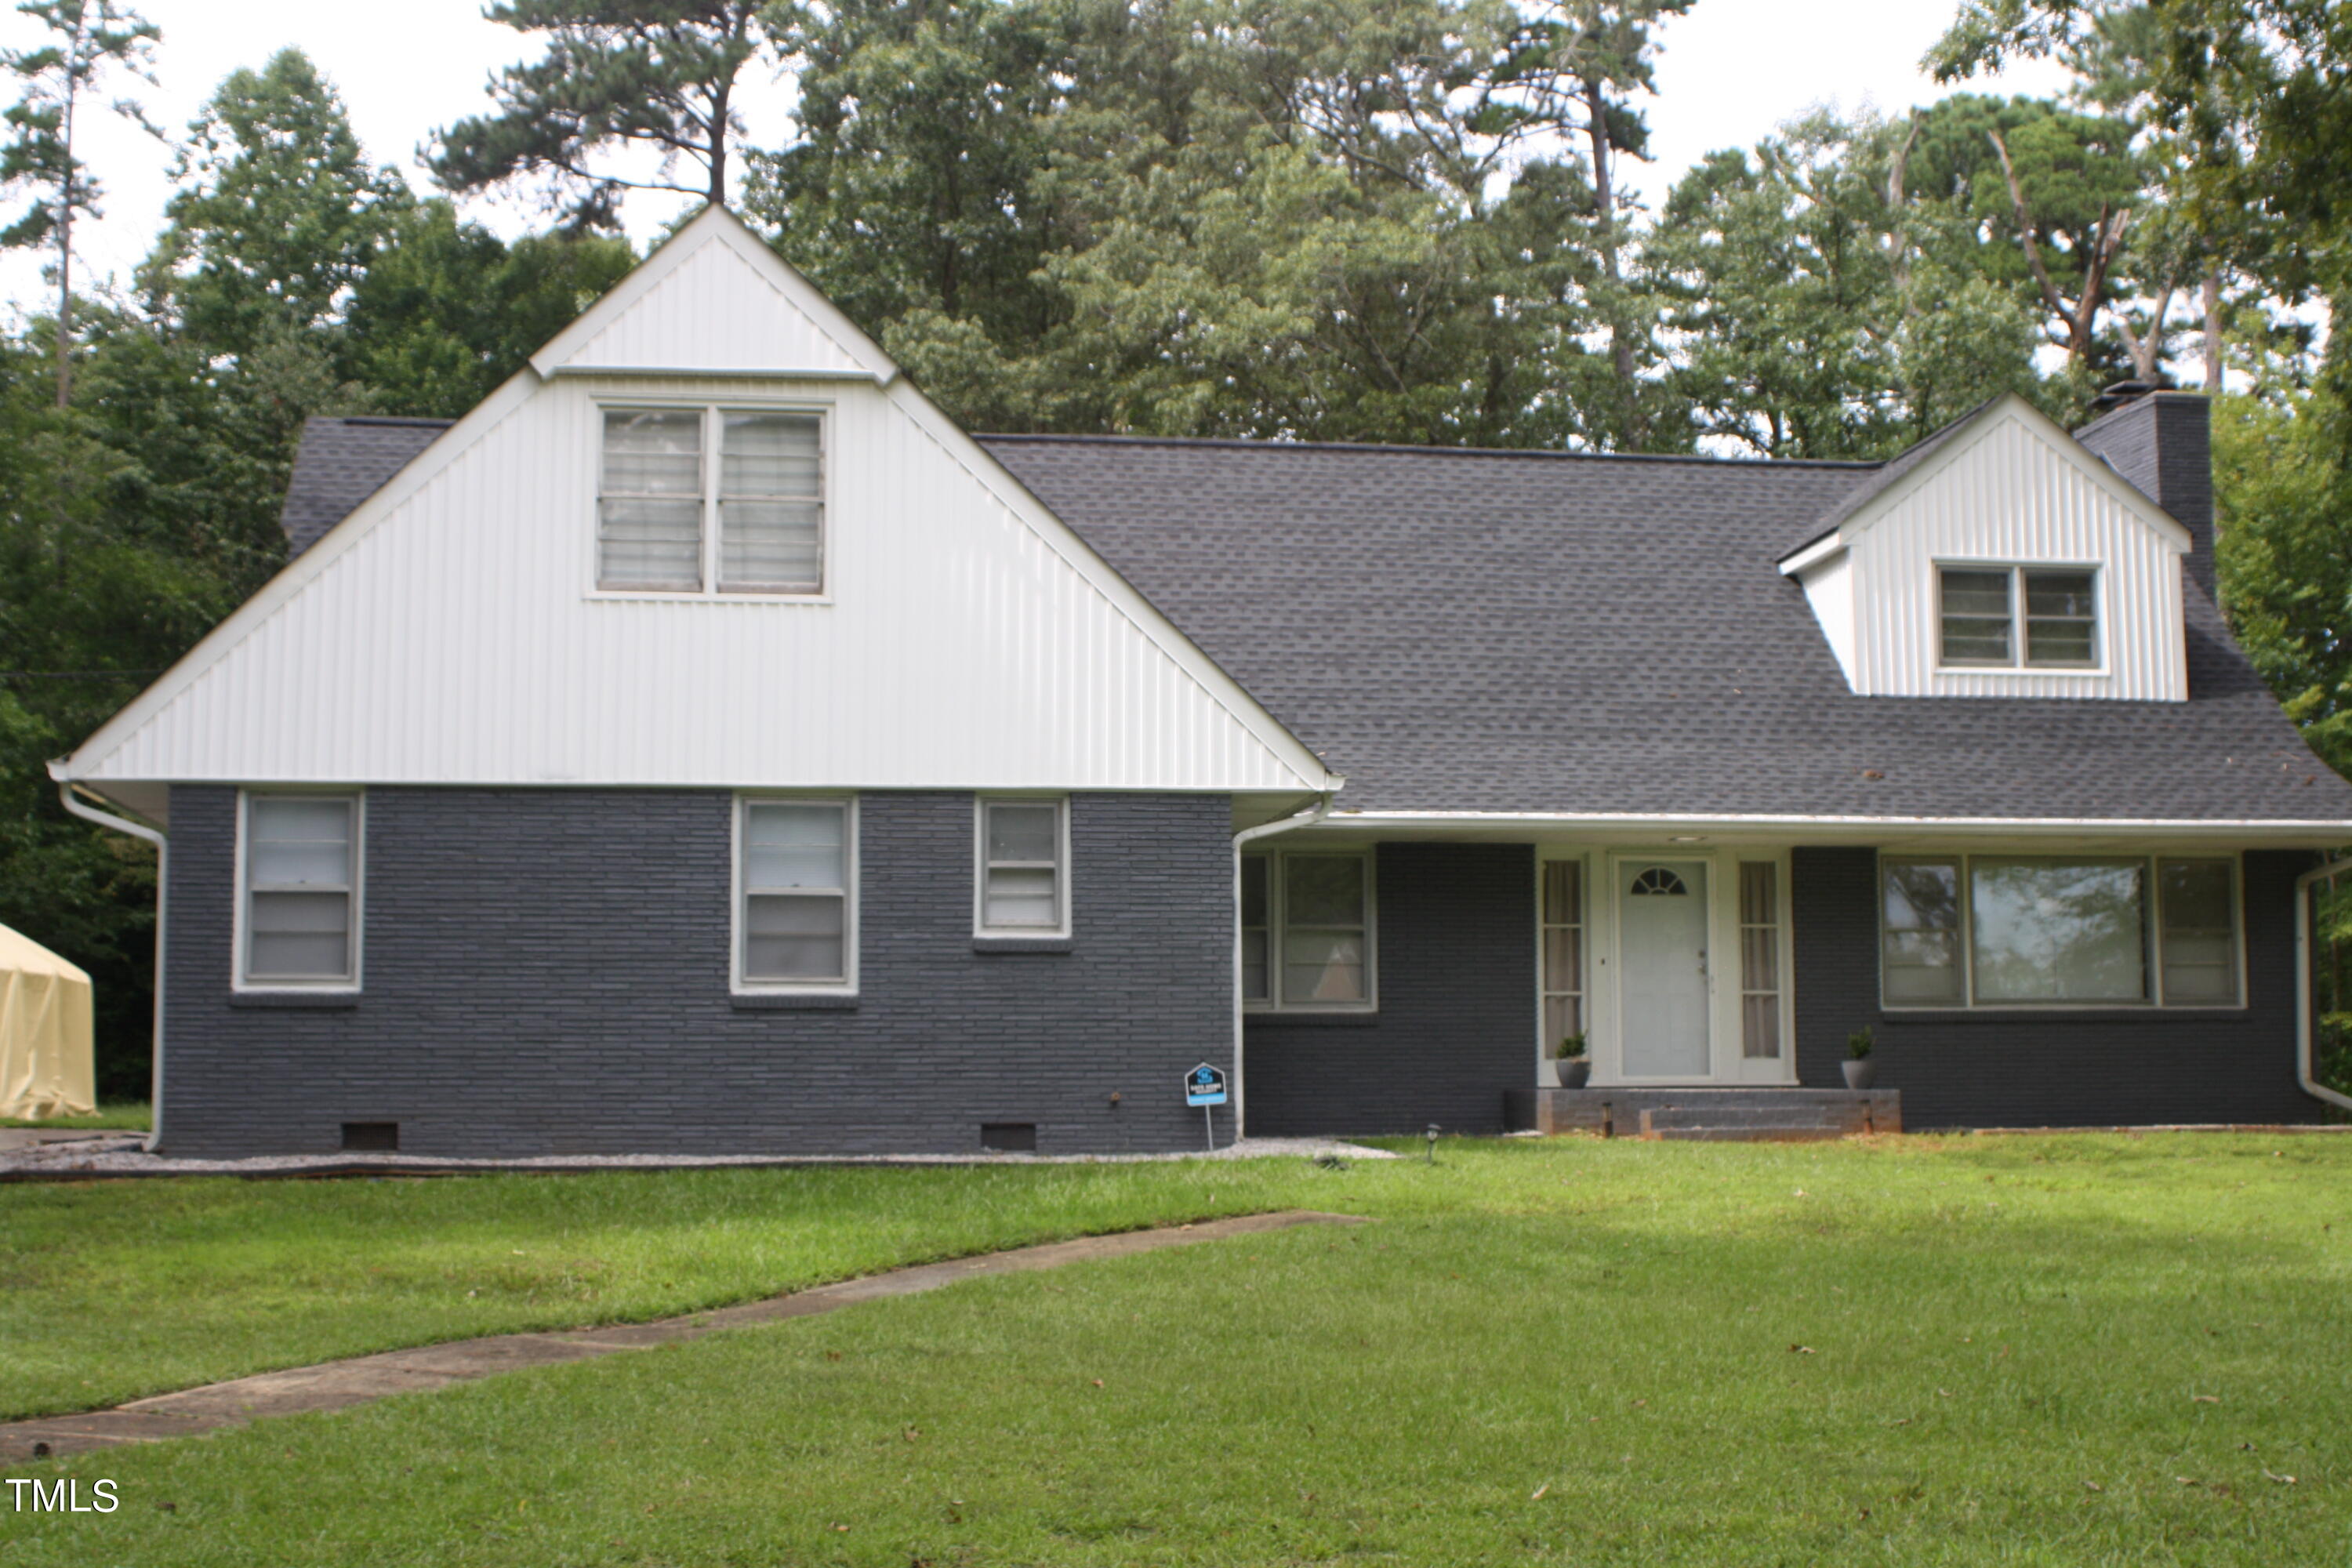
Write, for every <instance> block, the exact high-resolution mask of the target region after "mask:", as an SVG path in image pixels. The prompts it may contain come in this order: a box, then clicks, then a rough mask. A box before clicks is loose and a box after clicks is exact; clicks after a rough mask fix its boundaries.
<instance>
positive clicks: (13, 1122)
mask: <svg viewBox="0 0 2352 1568" xmlns="http://www.w3.org/2000/svg"><path fill="white" fill-rule="evenodd" d="M148 1125H149V1123H148V1120H147V1102H146V1101H145V1100H132V1101H130V1102H129V1103H127V1104H122V1105H100V1107H99V1108H98V1110H97V1111H96V1113H95V1114H92V1115H89V1116H45V1117H42V1118H41V1119H40V1120H38V1121H33V1120H29V1119H27V1118H25V1117H20V1116H0V1127H89V1128H101V1129H103V1128H120V1129H121V1130H122V1131H126V1132H144V1131H147V1128H148Z"/></svg>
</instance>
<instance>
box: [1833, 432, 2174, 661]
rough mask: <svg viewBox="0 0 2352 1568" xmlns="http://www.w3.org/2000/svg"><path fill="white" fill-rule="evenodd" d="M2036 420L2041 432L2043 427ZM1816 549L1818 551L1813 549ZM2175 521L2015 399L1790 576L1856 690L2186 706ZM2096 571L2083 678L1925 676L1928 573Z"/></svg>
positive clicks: (1934, 617) (1933, 616)
mask: <svg viewBox="0 0 2352 1568" xmlns="http://www.w3.org/2000/svg"><path fill="white" fill-rule="evenodd" d="M2043 426H2048V427H2047V428H2046V429H2045V428H2043ZM1825 543H1826V542H1825ZM2187 543H2188V537H2187V534H2186V532H2185V531H2183V530H2182V529H2181V528H2180V526H2179V524H2178V523H2177V522H2174V521H2172V520H2171V519H2170V518H2169V517H2167V516H2166V515H2164V514H2163V512H2162V511H2161V510H2158V508H2157V507H2156V504H2155V503H2154V502H2153V501H2150V500H2147V499H2146V498H2145V497H2142V496H2140V495H2139V494H2138V492H2137V491H2136V490H2133V489H2130V487H2129V486H2128V485H2126V482H2125V481H2124V480H2123V479H2119V478H2117V477H2116V475H2114V474H2113V473H2112V472H2110V471H2108V470H2106V469H2105V468H2104V467H2103V466H2102V465H2100V463H2099V461H2098V459H2097V458H2094V457H2092V456H2090V455H2089V454H2088V453H2086V452H2084V451H2083V450H2081V449H2080V448H2079V447H2075V446H2074V442H2073V441H2072V440H2071V439H2069V438H2068V437H2066V436H2065V435H2064V434H2063V432H2060V431H2058V429H2057V426H2053V425H2048V422H2047V421H2046V420H2043V419H2042V417H2041V416H2039V415H2038V414H2035V413H2033V412H2032V410H2030V409H2028V408H2026V407H2024V406H2023V405H2021V404H2019V405H2013V406H2004V407H1997V408H1995V409H1994V410H1991V411H1990V412H1989V413H1988V414H1987V415H1986V416H1984V417H1983V419H1982V422H1981V426H1980V427H1979V429H1977V430H1974V431H1970V432H1967V433H1966V434H1964V435H1963V436H1962V437H1960V438H1959V440H1958V441H1957V442H1956V443H1955V444H1954V447H1953V448H1952V449H1950V450H1948V451H1946V452H1939V453H1937V454H1935V455H1934V456H1933V457H1932V458H1930V460H1929V461H1928V462H1927V463H1926V464H1924V465H1923V466H1922V468H1921V469H1920V471H1919V472H1917V473H1916V474H1913V475H1910V476H1908V477H1907V478H1906V479H1905V480H1904V481H1903V482H1901V483H1900V484H1898V485H1897V486H1896V487H1895V489H1892V490H1891V491H1890V492H1889V493H1888V494H1887V495H1886V496H1885V497H1883V498H1880V499H1879V500H1877V501H1875V502H1874V503H1873V504H1872V505H1871V506H1870V507H1867V508H1865V509H1864V511H1862V512H1861V513H1858V514H1857V515H1856V516H1855V517H1854V518H1853V519H1850V520H1848V521H1846V522H1845V523H1844V524H1843V526H1842V527H1841V529H1840V530H1839V536H1838V540H1837V542H1836V546H1837V547H1836V548H1831V549H1822V550H1820V552H1819V553H1818V555H1817V558H1816V559H1815V560H1813V561H1812V562H1811V563H1810V564H1807V565H1804V566H1803V567H1802V568H1801V570H1800V571H1799V573H1798V575H1799V580H1800V581H1801V583H1802V584H1804V588H1805V594H1806V597H1807V600H1808V601H1809V603H1810V604H1811V606H1812V610H1813V614H1814V616H1815V618H1816V619H1817V620H1818V621H1819V622H1820V623H1821V626H1822V636H1823V637H1825V638H1826V639H1827V640H1828V642H1829V644H1830V647H1831V649H1832V651H1833V652H1834V653H1835V654H1836V655H1837V658H1838V663H1839V666H1840V667H1841V668H1843V670H1844V672H1845V676H1846V680H1847V683H1848V684H1849V685H1850V686H1852V688H1853V689H1854V691H1856V692H1857V693H1859V694H1861V695H1863V696H1867V697H2070V698H2091V699H2098V698H2105V699H2113V700H2127V701H2168V702H2180V701H2186V700H2188V696H2189V675H2188V646H2187V637H2186V633H2185V631H2184V628H2183V624H2182V604H2181V592H2182V589H2181V575H2182V574H2181V557H2182V554H2183V553H2184V552H2185V550H2186V548H2187ZM1979 563H1982V564H1991V565H2025V566H2032V565H2035V564H2043V565H2053V566H2088V567H2095V568H2096V569H2097V573H2098V588H2097V595H2098V616H2099V627H2098V637H2099V644H2100V653H2101V660H2102V662H2101V665H2100V667H2099V668H2096V669H2084V670H2056V669H2050V670H2037V669H2022V668H2020V669H1977V668H1963V669H1947V668H1940V655H1941V646H1942V625H1941V617H1940V606H1939V597H1938V591H1937V570H1938V568H1939V567H1942V566H1945V565H1968V564H1979Z"/></svg>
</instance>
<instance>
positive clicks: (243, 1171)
mask: <svg viewBox="0 0 2352 1568" xmlns="http://www.w3.org/2000/svg"><path fill="white" fill-rule="evenodd" d="M146 1142H147V1135H146V1134H145V1133H143V1132H78V1133H73V1134H70V1135H67V1134H60V1133H55V1132H37V1133H35V1134H34V1135H33V1136H32V1137H31V1138H29V1139H27V1140H26V1141H25V1142H22V1143H9V1142H5V1141H0V1182H86V1181H94V1180H96V1181H110V1180H117V1179H121V1178H125V1177H136V1176H247V1177H257V1178H268V1177H274V1176H462V1175H484V1174H488V1173H493V1172H499V1171H509V1172H536V1173H540V1174H542V1175H577V1174H580V1173H583V1172H588V1171H730V1170H751V1171H785V1170H800V1169H814V1168H817V1167H820V1166H827V1165H874V1166H907V1167H910V1168H919V1167H922V1166H927V1165H1127V1164H1155V1163H1171V1162H1182V1161H1190V1160H1273V1159H1287V1158H1295V1157H1299V1156H1304V1157H1305V1158H1307V1159H1310V1160H1314V1159H1321V1158H1324V1157H1327V1156H1328V1157H1330V1158H1333V1159H1341V1160H1393V1159H1396V1158H1397V1157H1398V1156H1397V1155H1396V1154H1395V1153H1393V1152H1391V1151H1389V1150H1386V1149H1372V1148H1367V1147H1366V1146H1364V1145H1363V1144H1360V1143H1350V1142H1347V1141H1346V1140H1344V1139H1339V1138H1244V1139H1243V1140H1242V1141H1241V1142H1238V1143H1225V1144H1220V1145H1219V1146H1218V1148H1217V1149H1216V1151H1215V1152H1213V1153H1211V1152H1206V1151H1203V1150H1179V1151H1175V1152H1168V1153H1160V1154H1006V1153H982V1152H979V1151H977V1150H975V1151H973V1152H970V1153H964V1154H676V1153H672V1154H662V1153H652V1154H537V1155H521V1156H517V1157H514V1158H510V1159H459V1158H454V1157H444V1156H440V1155H432V1154H358V1153H336V1154H256V1155H251V1156H248V1157H247V1158H245V1159H240V1160H187V1159H180V1158H178V1157H176V1156H172V1155H165V1154H150V1153H148V1152H147V1151H146Z"/></svg>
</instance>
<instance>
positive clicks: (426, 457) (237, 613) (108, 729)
mask: <svg viewBox="0 0 2352 1568" xmlns="http://www.w3.org/2000/svg"><path fill="white" fill-rule="evenodd" d="M539 387H540V380H539V377H538V376H536V375H534V374H531V372H530V369H529V368H525V369H522V370H519V371H517V372H515V373H514V374H512V375H510V376H509V377H508V378H507V380H506V383H505V384H504V385H502V386H500V387H499V389H498V390H497V391H496V392H493V393H491V394H490V395H488V397H486V398H484V399H482V401H481V402H479V403H478V404H476V405H474V407H473V410H472V411H471V412H470V413H468V414H467V416H465V417H464V418H462V419H460V420H458V421H457V423H456V424H454V425H452V426H449V427H448V428H447V429H446V430H444V431H442V432H441V434H440V435H438V436H436V437H434V439H433V442H432V444H431V445H429V446H427V447H425V450H423V451H422V452H419V453H418V454H417V455H416V456H415V457H414V458H410V459H409V462H408V466H407V467H406V468H403V469H401V470H400V472H399V473H397V474H394V476H393V477H392V479H389V480H388V481H386V482H385V484H384V485H383V488H382V489H378V490H377V491H376V492H375V494H373V495H372V496H370V497H368V499H367V500H363V501H362V502H361V503H360V504H359V505H358V506H356V507H354V508H352V510H351V511H350V512H349V513H347V514H346V515H345V516H344V517H343V519H342V520H341V521H339V522H337V523H336V524H335V525H334V526H333V527H331V528H330V529H328V530H327V531H326V532H324V533H322V534H320V536H319V537H318V539H317V540H316V541H315V542H313V543H312V544H311V545H310V548H309V549H307V550H305V551H303V552H302V553H301V554H299V555H297V556H296V557H294V559H293V560H291V561H289V562H288V563H286V564H285V565H284V566H282V567H280V568H279V569H278V575H277V576H275V577H272V578H271V579H270V580H269V581H268V582H267V583H265V584H262V585H261V588H260V591H259V592H257V593H256V594H255V595H253V597H251V598H249V599H247V601H246V602H245V603H244V604H242V605H238V606H237V607H236V609H234V610H232V611H230V612H229V614H228V616H227V617H226V618H225V619H224V620H223V621H222V622H221V623H220V624H219V625H218V626H215V627H213V629H212V630H211V631H209V632H207V633H205V636H204V638H203V639H202V640H201V641H199V642H198V643H197V644H196V646H195V647H192V648H190V649H189V650H188V651H187V652H186V653H184V654H182V655H181V656H180V658H179V662H178V663H176V664H174V665H173V666H172V668H169V669H167V670H165V671H164V672H163V674H162V675H160V676H157V677H156V678H155V679H154V681H153V682H152V684H150V685H149V686H148V688H147V689H146V690H144V691H142V692H141V693H140V694H139V695H138V696H136V697H134V698H132V699H131V701H130V703H129V704H128V705H127V706H126V707H124V708H123V709H122V710H121V711H119V712H117V713H116V714H115V715H114V717H113V718H111V719H109V720H108V721H106V722H105V723H104V724H101V725H100V726H99V728H98V730H97V731H96V732H95V733H93V734H92V735H91V736H90V737H89V739H88V740H86V741H84V742H82V743H81V744H80V745H79V746H77V747H75V748H74V750H73V753H72V755H70V756H68V757H64V758H61V759H59V760H58V761H55V762H52V763H49V776H50V777H51V778H54V779H58V780H60V781H63V780H68V779H85V778H90V777H93V776H95V775H96V774H97V773H98V771H99V770H100V767H102V766H103V765H104V763H105V761H106V759H107V757H108V755H109V754H110V753H111V752H113V751H114V749H115V748H116V747H118V746H120V745H121V744H122V742H125V741H127V740H129V739H130V738H131V736H132V735H134V734H136V733H138V731H139V729H140V727H141V726H142V725H143V724H145V723H146V722H147V721H149V720H150V719H152V718H153V717H154V716H155V715H156V714H157V713H159V712H161V711H162V710H163V709H164V708H165V707H166V706H168V705H169V704H170V703H171V702H172V700H173V699H174V698H176V697H178V696H179V695H180V694H181V693H182V692H184V691H185V690H187V689H188V688H189V687H191V686H193V685H194V684H195V683H196V681H197V680H198V679H202V677H203V676H204V673H205V671H206V670H207V669H209V668H212V667H213V665H215V663H217V662H218V661H219V660H220V659H221V658H222V657H223V656H224V655H226V653H227V652H228V651H229V650H230V649H231V648H233V647H236V645H237V644H239V643H241V642H243V641H244V640H245V639H246V638H247V637H249V636H250V635H252V633H253V631H254V630H255V628H257V627H258V626H260V625H261V624H262V623H263V622H264V621H267V620H268V618H269V617H270V616H273V615H275V614H277V613H278V606H279V605H283V604H285V603H286V601H288V600H289V599H291V598H292V597H293V596H294V595H297V594H299V593H300V592H301V591H302V590H303V588H304V587H305V586H306V585H308V584H310V581H311V580H312V579H314V578H316V577H318V576H319V575H320V574H322V573H324V572H325V571H326V570H327V568H328V567H329V566H330V565H331V564H333V563H334V562H335V561H336V560H337V559H338V558H340V557H341V555H342V553H343V552H345V551H347V550H349V549H351V548H352V546H353V545H354V544H357V543H358V542H360V540H361V539H362V538H364V537H365V536H366V534H367V533H368V531H370V530H371V529H373V528H374V527H375V525H376V524H377V523H378V522H379V521H383V518H384V517H386V516H387V515H389V514H390V513H391V512H393V511H394V510H396V509H397V508H398V507H399V506H400V505H401V504H402V503H403V502H404V501H405V500H408V498H409V497H411V496H413V495H415V493H416V492H417V491H418V490H420V489H423V488H424V487H425V484H426V482H427V481H429V480H430V479H432V478H433V477H434V476H435V475H436V474H438V473H439V472H441V470H442V469H444V468H447V467H448V466H449V465H450V464H451V463H453V462H455V461H457V458H458V457H459V456H460V455H461V454H463V453H464V452H466V451H467V449H468V448H469V447H472V446H473V445H474V443H475V442H477V441H478V440H479V439H481V437H483V435H484V434H485V433H487V432H488V430H489V429H490V428H491V427H492V426H495V425H497V424H498V423H499V421H500V420H502V419H504V418H506V417H507V416H508V415H509V414H512V413H513V412H514V411H515V410H516V409H518V408H520V407H521V406H522V405H524V404H525V403H527V402H529V401H530V397H531V395H532V394H534V393H535V392H537V391H538V390H539ZM257 782H265V781H257Z"/></svg>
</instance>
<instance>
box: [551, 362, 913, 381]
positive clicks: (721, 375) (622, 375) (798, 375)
mask: <svg viewBox="0 0 2352 1568" xmlns="http://www.w3.org/2000/svg"><path fill="white" fill-rule="evenodd" d="M544 374H546V375H547V377H548V378H549V379H550V380H558V379H561V380H566V381H631V380H645V381H677V380H680V379H685V378H690V379H693V380H696V381H846V382H854V383H856V384H859V385H865V386H887V385H889V384H891V383H892V382H894V381H896V380H897V379H898V371H897V370H896V369H895V368H894V369H892V370H890V371H888V372H883V371H873V370H787V369H765V368H762V369H752V370H743V369H722V370H713V369H710V368H709V367H708V366H695V365H650V364H559V365H557V366H555V367H554V368H553V369H551V370H549V371H547V372H545V373H544Z"/></svg>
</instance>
